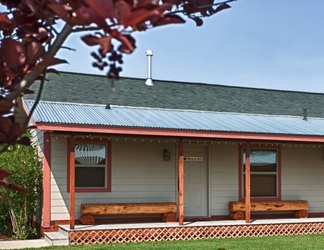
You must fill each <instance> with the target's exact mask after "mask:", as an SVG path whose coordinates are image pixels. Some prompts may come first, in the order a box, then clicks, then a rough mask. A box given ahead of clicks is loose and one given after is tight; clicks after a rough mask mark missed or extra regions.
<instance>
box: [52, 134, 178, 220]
mask: <svg viewBox="0 0 324 250" xmlns="http://www.w3.org/2000/svg"><path fill="white" fill-rule="evenodd" d="M164 149H168V150H169V151H170V152H171V160H170V161H164V160H163V158H162V152H163V150H164ZM175 162H176V157H175V146H174V143H173V142H172V143H171V142H169V143H159V142H158V141H152V142H141V141H136V142H135V141H132V140H131V141H121V140H118V141H117V140H114V141H113V142H112V176H113V180H112V192H110V193H108V192H107V193H96V194H95V195H94V194H93V193H76V199H75V206H76V207H75V210H76V218H78V217H80V206H81V204H82V203H107V202H170V201H173V202H174V201H176V195H175V192H176V191H175V187H176V177H175V173H176V170H175V166H176V163H175ZM51 167H52V183H51V192H52V200H51V202H52V206H53V207H52V208H53V209H55V210H54V211H55V212H53V213H52V220H55V218H56V217H57V216H56V214H58V213H62V217H64V218H66V217H68V211H69V208H68V206H69V193H68V192H67V152H66V139H65V138H62V137H60V138H55V137H52V164H51Z"/></svg>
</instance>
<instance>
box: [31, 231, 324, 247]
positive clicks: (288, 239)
mask: <svg viewBox="0 0 324 250" xmlns="http://www.w3.org/2000/svg"><path fill="white" fill-rule="evenodd" d="M40 249H44V250H50V249H55V250H58V249H60V250H61V249H62V250H65V249H85V250H88V249H89V250H103V249H118V250H124V249H127V250H130V249H132V250H139V249H141V250H143V249H144V250H145V249H175V250H177V249H179V250H180V249H181V250H182V249H185V250H197V249H213V250H234V249H235V250H247V249H253V250H254V249H255V250H280V249H282V250H287V249H293V250H299V249H300V250H301V249H303V250H306V249H307V250H308V249H311V250H322V249H324V234H313V235H297V236H272V237H258V238H235V239H211V240H188V241H163V242H143V243H125V244H121V243H120V244H106V245H82V246H57V247H45V248H40ZM34 250H35V249H34Z"/></svg>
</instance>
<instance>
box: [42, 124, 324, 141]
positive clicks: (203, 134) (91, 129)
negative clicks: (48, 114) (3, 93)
mask: <svg viewBox="0 0 324 250" xmlns="http://www.w3.org/2000/svg"><path fill="white" fill-rule="evenodd" d="M36 125H37V128H38V129H40V130H51V131H62V132H64V133H66V132H67V131H68V132H81V133H102V134H116V135H137V136H139V135H146V136H170V137H177V138H179V137H181V138H184V137H189V138H193V137H194V138H203V139H204V140H207V138H209V139H213V140H215V139H225V140H244V141H245V140H255V141H278V142H279V141H281V142H308V143H323V142H324V137H323V136H309V135H284V134H270V133H269V134H267V133H242V132H219V131H216V132H215V131H193V130H181V129H175V130H167V129H150V128H125V127H109V126H93V125H91V126H90V125H89V126H84V125H72V124H66V125H62V124H47V123H46V124H44V123H38V122H37V123H36Z"/></svg>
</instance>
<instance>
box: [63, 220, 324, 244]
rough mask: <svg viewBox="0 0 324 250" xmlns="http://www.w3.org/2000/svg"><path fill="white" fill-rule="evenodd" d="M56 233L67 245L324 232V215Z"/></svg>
mask: <svg viewBox="0 0 324 250" xmlns="http://www.w3.org/2000/svg"><path fill="white" fill-rule="evenodd" d="M59 232H60V233H61V234H63V235H65V236H66V237H67V238H68V242H69V244H70V245H81V244H107V243H126V242H148V241H169V240H194V239H213V238H239V237H262V236H277V235H297V234H319V233H324V217H318V218H307V219H298V218H289V219H252V220H251V223H250V224H246V222H245V221H244V220H239V221H234V220H222V221H185V222H184V224H183V226H180V225H179V223H178V222H174V223H165V222H158V223H124V224H101V225H91V226H88V225H75V228H74V229H70V226H69V225H60V226H59Z"/></svg>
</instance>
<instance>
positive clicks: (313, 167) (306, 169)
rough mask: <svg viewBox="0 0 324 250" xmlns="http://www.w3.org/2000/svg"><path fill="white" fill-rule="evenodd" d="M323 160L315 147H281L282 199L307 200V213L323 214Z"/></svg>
mask: <svg viewBox="0 0 324 250" xmlns="http://www.w3.org/2000/svg"><path fill="white" fill-rule="evenodd" d="M323 180H324V160H323V151H322V150H321V148H319V147H318V146H317V147H306V146H305V147H300V146H299V147H289V146H288V147H287V146H285V147H282V198H283V199H303V200H308V203H309V212H310V213H312V212H324V181H323Z"/></svg>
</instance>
